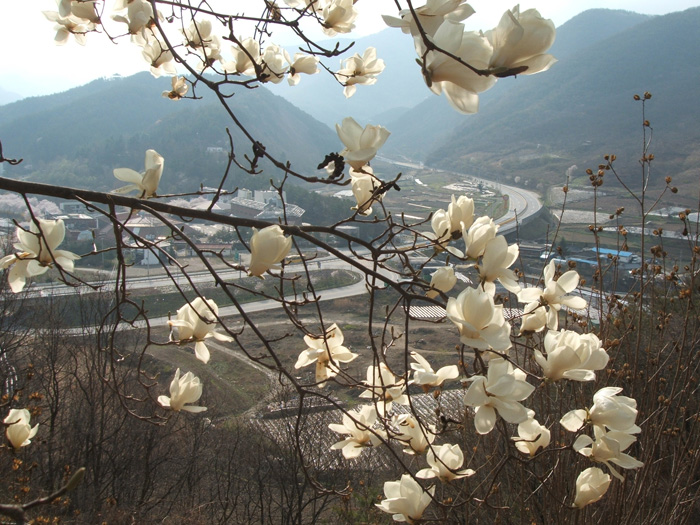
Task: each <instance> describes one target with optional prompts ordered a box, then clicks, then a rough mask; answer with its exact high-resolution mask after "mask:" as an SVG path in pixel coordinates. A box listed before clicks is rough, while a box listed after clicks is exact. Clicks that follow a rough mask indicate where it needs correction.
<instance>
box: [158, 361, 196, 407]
mask: <svg viewBox="0 0 700 525" xmlns="http://www.w3.org/2000/svg"><path fill="white" fill-rule="evenodd" d="M200 397H202V383H201V382H200V381H199V378H198V377H196V376H195V375H194V374H192V372H187V373H186V374H185V375H184V376H182V377H180V369H179V368H178V369H177V370H176V371H175V377H173V380H172V382H171V383H170V397H168V396H158V403H160V405H161V406H163V407H165V408H169V409H171V410H174V411H175V412H179V411H180V410H184V411H185V412H204V411H205V410H206V409H207V407H200V406H192V405H188V403H196V402H197V401H199V398H200ZM186 405H187V406H186Z"/></svg>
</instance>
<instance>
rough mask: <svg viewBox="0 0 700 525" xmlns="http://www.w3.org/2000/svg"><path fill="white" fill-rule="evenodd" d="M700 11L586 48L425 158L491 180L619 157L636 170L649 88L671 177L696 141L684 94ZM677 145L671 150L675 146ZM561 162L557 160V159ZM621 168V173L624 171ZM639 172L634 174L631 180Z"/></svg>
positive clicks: (553, 174) (690, 85) (553, 176)
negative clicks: (643, 100) (641, 97)
mask: <svg viewBox="0 0 700 525" xmlns="http://www.w3.org/2000/svg"><path fill="white" fill-rule="evenodd" d="M699 24H700V8H693V9H690V10H687V11H684V12H682V13H673V14H670V15H666V16H663V17H658V18H653V19H651V20H648V21H647V22H644V23H642V24H638V25H635V26H633V27H631V28H630V29H628V30H626V31H623V32H622V33H619V34H616V35H614V36H612V37H610V38H608V39H606V40H603V41H600V42H598V43H597V44H594V45H591V46H588V47H587V48H586V49H584V50H582V51H581V52H580V53H578V54H573V55H572V56H571V57H570V58H569V59H568V60H561V61H560V62H559V63H558V64H556V67H553V68H552V70H550V71H549V72H547V73H545V74H543V75H537V79H536V80H537V82H529V80H531V79H526V80H528V82H523V83H522V86H520V88H519V89H518V90H517V92H516V91H514V90H513V91H511V92H509V93H507V94H505V95H504V96H502V97H501V99H500V100H499V102H498V104H492V105H489V106H488V107H486V105H484V107H483V110H482V111H481V112H480V113H479V114H478V115H474V116H472V117H471V118H469V119H467V120H465V123H464V124H463V125H462V126H461V127H459V128H457V129H455V130H453V132H452V133H451V134H450V135H449V136H448V137H447V138H446V139H445V142H444V145H443V146H442V147H439V148H436V149H435V150H434V151H433V152H432V153H431V154H430V155H429V156H428V158H427V160H428V162H429V163H431V164H437V165H442V166H453V167H455V166H460V167H462V168H467V169H471V168H470V164H471V165H472V167H473V168H474V169H476V170H478V171H481V172H489V173H491V174H492V175H494V176H496V177H498V176H506V177H507V176H512V175H513V172H514V171H515V172H518V173H519V174H520V176H521V177H533V178H537V179H539V180H540V181H543V182H544V183H545V184H547V183H549V182H551V181H552V180H556V181H557V182H561V180H562V177H563V173H564V171H565V169H566V167H568V165H570V164H572V163H576V164H578V165H579V166H582V167H588V166H590V165H592V166H596V165H597V164H598V162H599V159H600V157H601V156H602V155H603V154H604V153H609V152H616V153H617V155H618V158H619V159H620V161H619V165H620V166H621V168H630V169H632V168H634V166H635V165H636V159H637V157H638V155H639V152H640V151H641V144H640V140H641V118H642V117H641V112H640V110H641V107H640V105H639V104H638V103H635V102H634V101H633V100H632V96H633V94H635V93H639V94H642V93H643V92H644V91H650V92H652V93H653V95H654V97H653V99H652V100H651V101H650V102H649V105H648V110H647V114H646V118H647V119H649V120H650V121H651V122H652V125H653V126H654V134H655V137H656V139H655V142H654V152H655V154H656V157H657V159H664V161H665V162H666V163H667V164H666V165H665V170H666V172H665V173H662V172H661V171H659V170H657V173H658V174H659V176H660V177H661V179H663V176H662V175H665V174H666V173H669V174H671V175H674V174H676V173H681V172H682V171H683V170H682V164H683V162H684V159H685V158H686V157H687V156H688V155H690V154H691V153H692V152H693V151H694V150H695V149H696V148H697V144H698V140H699V139H700V129H698V127H697V125H696V123H697V119H698V116H699V115H698V104H696V103H694V102H693V101H692V99H691V98H690V97H689V96H688V94H689V93H697V88H698V85H699V82H700V64H699V63H698V62H697V60H696V58H697V50H698V49H699V48H700V32H699V31H698V30H697V28H698V26H699ZM671 145H673V146H671ZM557 159H558V160H557ZM623 171H624V170H623ZM636 173H638V170H636V169H635V170H634V174H636Z"/></svg>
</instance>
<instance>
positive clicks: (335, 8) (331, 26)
mask: <svg viewBox="0 0 700 525" xmlns="http://www.w3.org/2000/svg"><path fill="white" fill-rule="evenodd" d="M317 3H318V4H319V7H318V8H317V10H318V11H320V14H321V17H322V18H323V23H322V24H321V25H322V27H323V32H324V33H325V34H326V35H328V36H335V35H337V34H338V33H349V32H350V31H352V30H353V29H354V28H355V24H354V22H355V19H356V18H357V11H356V10H355V7H354V6H353V4H354V3H355V2H354V1H353V0H320V1H319V2H317Z"/></svg>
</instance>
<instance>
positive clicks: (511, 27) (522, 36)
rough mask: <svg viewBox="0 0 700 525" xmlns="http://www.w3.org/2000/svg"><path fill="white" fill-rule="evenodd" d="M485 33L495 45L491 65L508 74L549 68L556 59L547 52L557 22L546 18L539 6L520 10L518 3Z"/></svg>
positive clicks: (526, 72)
mask: <svg viewBox="0 0 700 525" xmlns="http://www.w3.org/2000/svg"><path fill="white" fill-rule="evenodd" d="M484 36H485V37H486V38H487V39H488V41H489V42H490V43H491V45H492V46H493V55H492V56H491V61H490V63H489V65H490V66H491V67H492V68H495V69H502V70H503V72H504V73H505V72H506V71H508V70H513V72H514V73H517V74H520V75H532V74H534V73H539V72H540V71H547V70H548V69H549V68H550V67H551V66H552V64H554V63H555V62H556V61H557V60H556V59H555V58H554V57H553V56H552V55H548V54H545V51H547V50H548V49H549V48H550V47H551V46H552V44H553V43H554V37H555V36H556V30H555V29H554V22H552V21H551V20H545V19H544V18H542V16H540V13H539V12H538V11H537V10H536V9H528V10H527V11H523V12H522V13H521V12H520V6H519V5H516V6H515V7H514V8H513V9H511V10H510V11H506V12H505V13H504V14H503V17H502V18H501V21H500V22H499V24H498V26H497V27H496V28H495V29H492V30H490V31H486V33H485V34H484Z"/></svg>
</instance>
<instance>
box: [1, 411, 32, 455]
mask: <svg viewBox="0 0 700 525" xmlns="http://www.w3.org/2000/svg"><path fill="white" fill-rule="evenodd" d="M31 417H32V416H31V414H30V413H29V410H27V409H26V408H22V409H18V408H13V409H11V410H10V413H9V414H7V417H6V418H5V420H4V421H3V422H4V423H5V425H7V429H6V430H5V436H7V440H8V441H9V442H10V444H11V445H12V447H13V448H14V449H15V450H19V449H20V448H22V447H26V446H27V445H29V444H30V443H31V442H32V441H31V439H32V438H33V437H34V436H35V435H36V432H37V430H38V429H39V425H38V424H37V425H34V427H32V426H31V425H30V424H29V420H30V419H31Z"/></svg>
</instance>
